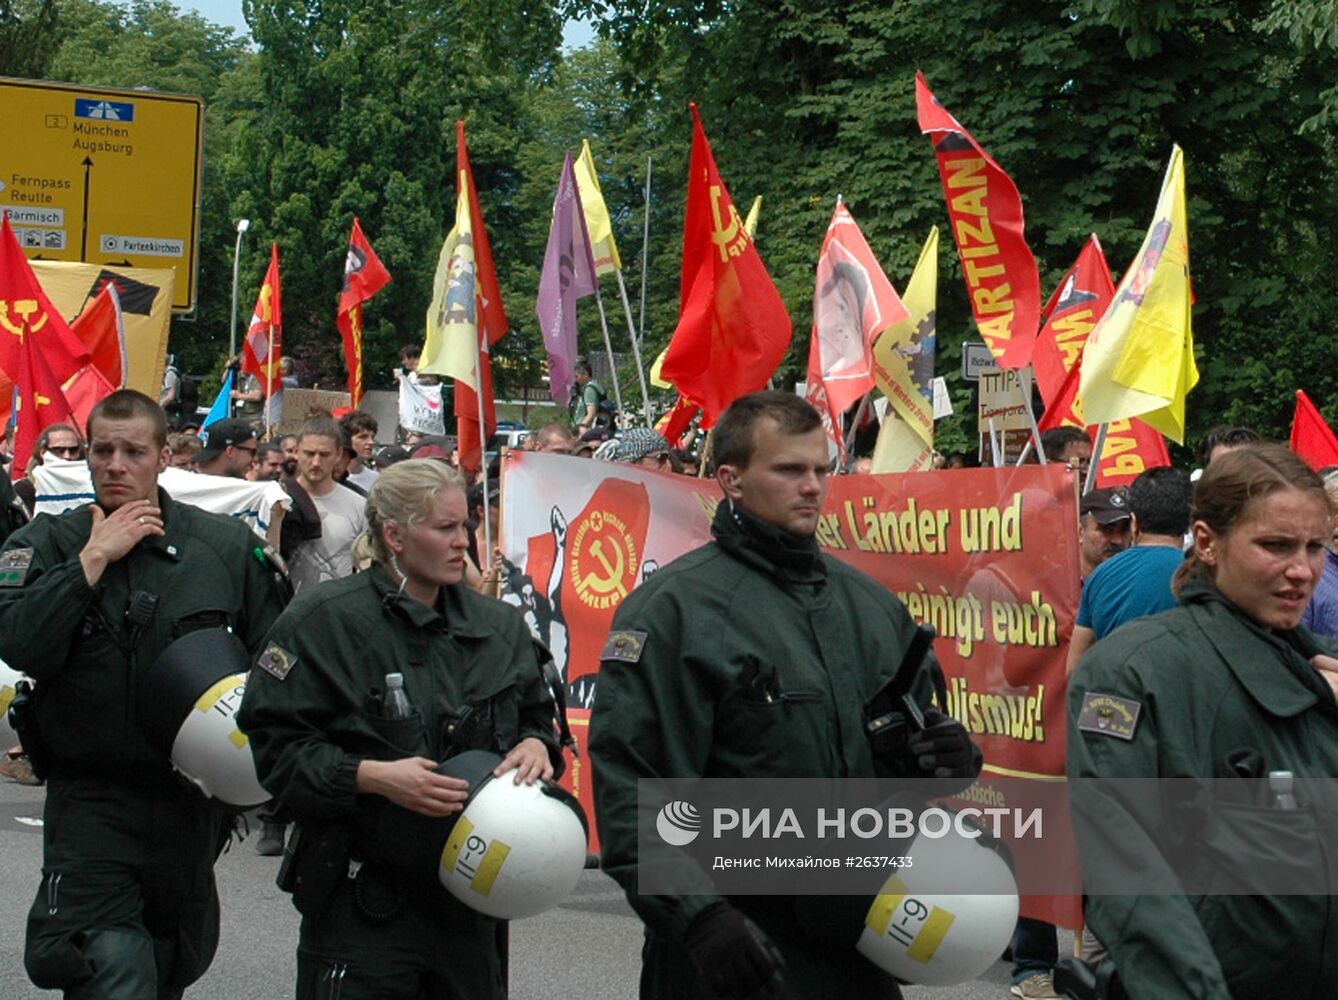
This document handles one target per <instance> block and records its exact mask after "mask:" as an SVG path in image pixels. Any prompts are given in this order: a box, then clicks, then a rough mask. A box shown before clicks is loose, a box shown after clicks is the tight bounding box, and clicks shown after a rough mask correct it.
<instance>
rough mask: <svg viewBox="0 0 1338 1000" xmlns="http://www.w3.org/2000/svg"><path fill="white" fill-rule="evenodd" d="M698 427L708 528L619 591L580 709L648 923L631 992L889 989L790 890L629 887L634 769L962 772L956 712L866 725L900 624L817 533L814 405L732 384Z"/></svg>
mask: <svg viewBox="0 0 1338 1000" xmlns="http://www.w3.org/2000/svg"><path fill="white" fill-rule="evenodd" d="M712 447H713V449H714V455H715V460H716V466H717V472H716V478H717V481H718V482H719V483H720V486H721V488H722V489H723V490H724V493H725V500H724V501H723V502H722V503H721V504H720V506H719V507H718V508H717V510H716V514H715V519H714V521H713V523H712V526H711V530H712V533H713V535H714V536H715V540H714V542H713V543H711V544H708V545H706V546H704V547H702V548H700V549H697V550H696V551H694V552H691V553H689V554H687V555H686V556H683V557H682V558H680V559H678V560H675V561H674V562H673V563H671V564H670V565H669V566H667V567H665V568H663V569H661V570H660V571H659V572H657V573H656V574H655V575H654V576H652V577H651V578H650V579H649V580H648V581H646V582H645V583H643V584H642V585H641V586H640V587H639V588H638V589H637V590H636V591H634V592H633V593H632V594H631V595H630V596H629V597H628V598H627V599H626V600H625V601H624V602H623V603H622V605H621V606H620V607H619V609H618V613H617V615H616V617H615V619H614V623H613V631H612V632H611V633H610V636H609V642H608V645H607V647H606V649H605V651H604V656H603V663H602V666H601V669H600V674H599V681H598V689H597V693H596V695H595V704H594V714H593V717H592V719H591V733H590V757H591V762H592V766H593V773H594V790H595V805H596V811H597V815H598V822H599V832H600V839H601V845H602V862H603V868H604V870H605V871H607V872H608V873H609V874H610V875H611V876H613V878H614V879H616V880H617V881H618V882H619V883H620V884H621V885H622V887H623V889H624V890H625V891H626V893H627V896H628V899H629V900H630V902H631V904H632V906H633V908H634V909H636V911H637V913H638V914H639V915H640V917H641V918H642V920H643V921H644V922H645V924H646V945H645V948H644V950H643V967H642V976H641V995H642V996H643V997H648V998H657V997H664V998H670V997H672V998H679V997H693V998H697V1000H710V998H715V997H743V996H786V997H795V998H800V997H803V998H805V1000H812V998H823V997H830V998H848V997H884V998H886V997H896V996H898V995H899V994H898V992H897V985H896V983H895V981H894V980H893V979H892V978H891V977H890V976H888V975H887V974H886V973H884V972H882V971H881V970H879V969H878V968H876V967H875V966H874V965H873V964H872V963H869V962H867V961H865V960H864V959H863V958H860V957H859V956H858V955H856V954H855V952H854V949H853V945H854V940H853V939H852V940H851V941H850V942H849V946H847V947H844V948H842V947H834V946H832V945H831V943H830V942H826V941H819V940H817V939H816V938H815V937H813V936H812V934H811V933H810V929H808V928H806V927H805V926H802V925H801V922H800V920H799V918H798V917H797V915H796V912H795V905H794V900H793V899H791V898H790V897H776V896H765V897H762V896H756V897H730V898H727V897H722V896H720V895H718V894H715V893H714V892H713V890H712V887H711V883H710V880H709V875H708V873H706V872H701V873H700V885H701V887H702V889H703V893H702V894H700V895H682V896H666V895H643V894H641V893H640V892H638V889H637V876H638V871H637V857H638V856H637V814H638V808H637V783H638V779H643V778H657V777H663V778H698V777H701V778H872V777H897V776H901V777H911V776H915V777H919V776H924V775H930V776H939V777H948V776H953V777H960V778H964V779H966V780H965V781H964V782H963V783H964V784H965V783H969V779H971V778H974V777H975V775H976V774H977V773H978V771H979V769H980V755H979V751H977V750H976V748H975V747H974V745H973V744H972V743H971V741H970V738H969V737H968V735H967V733H966V731H965V730H964V729H963V728H962V727H961V726H960V725H959V724H958V723H956V722H955V721H953V720H951V719H948V718H946V717H945V716H943V715H942V714H941V713H938V712H937V711H935V710H933V709H930V708H926V710H925V715H926V722H927V724H928V728H927V729H926V730H925V731H924V732H923V734H921V735H919V736H917V737H915V738H914V739H915V742H914V743H913V744H911V745H909V746H899V747H898V746H886V747H879V748H875V747H874V746H873V745H872V744H871V742H870V739H869V737H868V736H867V735H866V731H865V718H866V711H865V710H866V706H867V705H869V704H870V703H871V702H872V701H874V699H875V697H876V696H877V695H878V693H879V692H880V691H882V690H883V689H884V688H885V687H886V686H887V685H888V683H889V681H892V680H893V678H894V677H895V676H897V674H898V671H899V669H900V667H901V665H902V663H903V660H904V659H905V658H906V653H907V650H908V648H909V647H910V645H911V641H912V637H913V636H914V633H915V627H914V624H913V623H912V621H911V619H910V617H909V615H908V614H907V613H906V609H905V608H904V607H903V606H902V604H901V602H900V601H898V600H897V599H896V597H894V596H893V595H892V594H891V593H890V592H889V591H888V590H886V589H885V588H884V587H882V586H881V585H880V584H878V583H876V582H875V581H874V580H872V579H870V578H868V577H867V576H865V575H864V574H862V573H860V572H858V571H857V570H854V569H852V568H850V567H848V566H846V565H844V564H843V563H840V562H837V561H835V560H833V559H830V558H828V557H827V556H825V555H823V554H822V553H820V551H819V549H818V544H817V541H816V539H815V537H814V532H815V530H816V526H817V523H818V517H819V514H820V512H821V510H822V504H823V499H824V497H825V495H826V491H827V468H828V459H827V439H826V436H825V434H824V433H823V430H822V424H821V418H820V417H819V416H818V413H817V411H816V410H814V409H813V407H811V406H810V405H809V404H808V403H806V402H804V401H803V400H801V399H800V398H799V397H797V396H793V395H791V394H789V393H782V392H762V393H755V394H753V395H751V396H745V397H743V398H742V399H740V400H738V401H736V402H735V403H734V404H733V405H732V406H731V407H730V408H729V410H728V411H726V413H725V414H724V415H723V416H722V417H721V418H720V421H719V423H718V424H717V425H716V428H715V431H714V438H713V445H712ZM923 702H924V704H925V705H927V704H928V701H927V693H926V697H925V698H924V699H923Z"/></svg>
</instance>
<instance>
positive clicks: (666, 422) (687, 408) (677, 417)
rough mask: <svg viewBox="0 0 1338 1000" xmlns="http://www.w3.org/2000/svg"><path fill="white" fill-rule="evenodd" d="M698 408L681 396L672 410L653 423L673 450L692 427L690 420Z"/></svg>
mask: <svg viewBox="0 0 1338 1000" xmlns="http://www.w3.org/2000/svg"><path fill="white" fill-rule="evenodd" d="M697 410H698V407H697V406H696V405H695V404H693V403H690V402H688V401H687V400H686V399H684V398H683V397H682V396H679V397H678V402H677V403H675V404H674V408H673V409H672V410H670V411H669V412H668V413H666V414H665V415H664V416H662V417H660V419H659V420H658V421H656V423H655V429H656V430H657V431H659V432H660V433H661V434H663V435H664V439H665V440H666V441H668V442H669V443H670V444H671V445H673V446H674V447H675V448H677V447H678V446H679V444H680V443H681V442H682V440H683V435H684V434H686V433H687V430H688V428H689V427H690V426H691V425H692V418H693V417H695V416H696V415H697Z"/></svg>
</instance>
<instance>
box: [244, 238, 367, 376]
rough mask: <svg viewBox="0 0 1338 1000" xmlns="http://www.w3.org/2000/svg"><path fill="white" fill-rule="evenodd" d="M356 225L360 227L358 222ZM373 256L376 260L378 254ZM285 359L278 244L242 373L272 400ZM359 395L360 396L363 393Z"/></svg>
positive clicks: (249, 332) (253, 319)
mask: <svg viewBox="0 0 1338 1000" xmlns="http://www.w3.org/2000/svg"><path fill="white" fill-rule="evenodd" d="M354 225H355V226H356V225H357V222H356V221H355V222H354ZM368 249H369V250H370V249H371V247H368ZM372 256H373V257H375V254H373V255H372ZM379 263H380V262H379V261H378V264H379ZM383 270H384V269H383ZM387 280H388V276H387ZM384 284H385V282H382V285H384ZM377 287H378V288H379V287H380V286H377ZM368 297H369V298H370V296H368ZM359 318H361V317H359ZM358 357H359V359H361V357H362V342H361V337H359V342H358ZM282 358H283V293H282V291H281V288H280V285H279V244H277V243H275V244H274V245H273V246H272V247H271V248H270V254H269V270H268V271H266V272H265V280H264V282H263V283H262V284H261V286H260V294H259V295H258V296H257V297H256V307H255V310H254V311H253V312H252V313H251V325H250V326H249V327H248V328H247V330H246V340H245V341H244V342H243V344H242V371H244V372H246V373H247V374H249V375H254V376H255V377H256V378H257V379H259V381H260V385H261V387H262V388H263V389H264V390H265V395H266V396H269V395H272V393H273V387H274V386H275V385H277V384H278V382H279V361H280V360H281V359H282ZM359 370H360V371H359V376H358V381H359V384H361V382H362V376H361V365H359ZM359 392H360V393H361V389H359Z"/></svg>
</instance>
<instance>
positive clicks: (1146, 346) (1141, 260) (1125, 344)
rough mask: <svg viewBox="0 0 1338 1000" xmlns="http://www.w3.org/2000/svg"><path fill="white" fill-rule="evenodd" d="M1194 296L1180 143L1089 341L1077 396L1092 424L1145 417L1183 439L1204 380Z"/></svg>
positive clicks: (1086, 417) (1159, 427) (1174, 151)
mask: <svg viewBox="0 0 1338 1000" xmlns="http://www.w3.org/2000/svg"><path fill="white" fill-rule="evenodd" d="M1190 304H1191V295H1190V284H1189V221H1188V216H1187V213H1186V211H1185V161H1184V154H1183V153H1182V152H1181V150H1180V147H1179V146H1176V147H1175V148H1174V149H1172V150H1171V162H1170V164H1169V165H1168V166H1167V168H1166V179H1165V181H1163V183H1162V188H1161V197H1160V198H1158V199H1157V211H1156V214H1155V215H1154V216H1153V219H1152V225H1151V226H1150V227H1149V229H1148V233H1147V236H1146V237H1144V238H1143V246H1142V248H1141V249H1140V250H1139V251H1138V256H1136V257H1135V258H1134V262H1133V264H1131V265H1130V266H1129V270H1128V271H1127V272H1126V273H1125V275H1124V280H1123V281H1121V282H1120V287H1119V288H1117V289H1116V290H1115V298H1114V299H1113V300H1112V301H1111V304H1110V308H1109V309H1107V310H1106V314H1105V315H1104V316H1103V317H1101V321H1100V322H1099V323H1097V325H1096V328H1095V329H1093V330H1092V333H1091V335H1090V336H1089V337H1088V338H1087V344H1086V345H1085V346H1084V348H1083V354H1082V383H1081V387H1080V388H1079V401H1080V402H1081V405H1082V414H1083V418H1084V419H1085V420H1086V421H1087V422H1088V423H1089V424H1105V423H1112V422H1114V421H1116V420H1125V419H1127V418H1129V417H1141V418H1142V419H1143V421H1144V422H1145V423H1147V424H1150V425H1151V426H1152V427H1155V428H1156V429H1157V430H1159V431H1161V432H1162V433H1163V434H1165V435H1166V436H1167V437H1168V438H1171V439H1172V440H1173V441H1175V442H1176V443H1178V444H1183V443H1184V440H1185V396H1186V395H1187V394H1188V393H1189V390H1191V389H1193V388H1194V386H1195V385H1196V384H1197V383H1198V381H1199V370H1198V368H1197V366H1196V365H1195V364H1194V333H1193V329H1192V327H1191V325H1190Z"/></svg>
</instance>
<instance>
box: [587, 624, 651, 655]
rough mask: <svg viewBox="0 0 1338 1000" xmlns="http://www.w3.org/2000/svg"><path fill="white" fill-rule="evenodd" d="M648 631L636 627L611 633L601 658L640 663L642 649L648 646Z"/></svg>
mask: <svg viewBox="0 0 1338 1000" xmlns="http://www.w3.org/2000/svg"><path fill="white" fill-rule="evenodd" d="M648 635H649V633H647V632H637V631H636V630H634V629H622V630H620V631H617V632H610V633H609V641H608V642H606V643H605V644H604V652H602V653H600V654H599V658H600V659H601V660H617V661H618V662H619V663H639V662H640V661H641V651H642V650H643V649H645V648H646V637H647V636H648Z"/></svg>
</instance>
